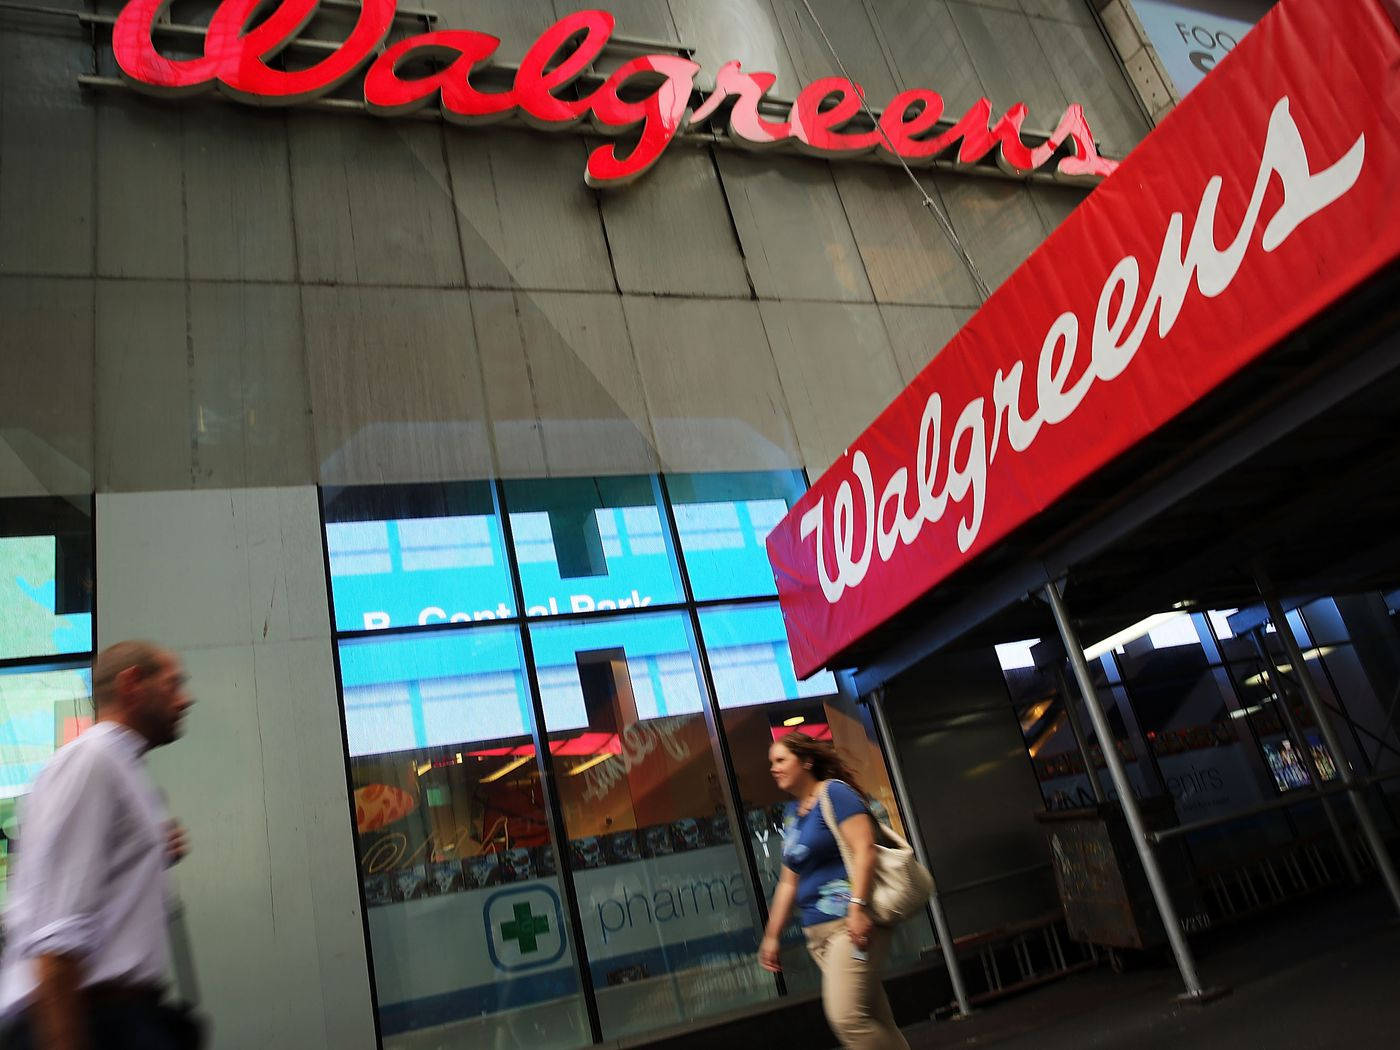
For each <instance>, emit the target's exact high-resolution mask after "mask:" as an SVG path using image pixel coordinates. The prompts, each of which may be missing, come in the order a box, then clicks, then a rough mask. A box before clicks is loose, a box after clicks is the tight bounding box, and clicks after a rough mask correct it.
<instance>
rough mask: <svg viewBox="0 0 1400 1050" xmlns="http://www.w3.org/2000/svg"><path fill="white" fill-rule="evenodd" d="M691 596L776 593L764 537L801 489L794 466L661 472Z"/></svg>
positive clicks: (704, 598) (803, 487)
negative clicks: (766, 469) (743, 471)
mask: <svg viewBox="0 0 1400 1050" xmlns="http://www.w3.org/2000/svg"><path fill="white" fill-rule="evenodd" d="M666 486H667V491H668V492H669V494H670V497H671V510H672V513H674V514H675V516H676V531H677V532H678V533H679V534H680V538H681V551H682V552H683V553H684V555H685V567H686V572H687V573H689V575H690V589H691V593H692V594H694V596H695V600H696V601H702V602H703V601H711V600H714V599H722V598H747V597H756V596H758V595H763V594H777V593H778V587H777V584H776V583H775V582H774V580H773V569H772V567H771V566H770V565H769V564H768V550H767V548H766V547H765V546H764V539H765V538H766V537H767V535H768V533H769V532H771V531H772V530H773V527H774V526H775V525H777V524H778V522H779V521H781V520H782V519H783V516H784V515H785V514H787V512H788V510H789V509H790V508H791V507H792V505H793V504H794V503H796V502H797V500H798V498H799V497H800V496H801V495H802V493H803V492H804V491H805V490H806V488H807V485H806V483H805V482H804V481H803V478H802V474H801V472H800V471H795V470H782V471H771V472H756V473H747V474H672V475H668V476H667V478H666Z"/></svg>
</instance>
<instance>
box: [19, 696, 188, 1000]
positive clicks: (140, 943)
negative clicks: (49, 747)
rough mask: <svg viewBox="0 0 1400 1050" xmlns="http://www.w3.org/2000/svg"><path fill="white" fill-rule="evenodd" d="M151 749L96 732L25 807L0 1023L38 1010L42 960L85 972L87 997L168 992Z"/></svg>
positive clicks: (159, 806) (71, 750)
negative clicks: (97, 989) (74, 964)
mask: <svg viewBox="0 0 1400 1050" xmlns="http://www.w3.org/2000/svg"><path fill="white" fill-rule="evenodd" d="M145 746H146V745H145V741H144V740H143V739H142V737H141V736H140V735H139V734H138V733H136V732H134V731H133V730H130V729H127V728H125V727H124V726H119V725H117V724H116V723H114V722H98V723H97V724H96V725H94V726H93V727H92V728H91V729H89V730H87V731H86V732H85V733H83V734H82V735H81V736H79V737H78V739H76V740H74V741H72V742H71V743H69V744H67V745H65V746H64V747H62V748H60V749H59V750H58V752H57V753H56V754H55V755H54V756H53V758H52V759H50V760H49V762H48V764H47V765H46V766H45V767H44V770H43V772H41V773H40V774H39V776H38V778H37V779H36V780H35V781H34V786H33V789H32V790H31V791H30V793H29V797H28V798H27V799H25V801H24V802H23V803H21V806H20V820H19V842H18V849H17V850H16V851H15V857H14V863H13V867H12V868H11V875H10V901H9V904H8V906H7V907H6V909H5V953H4V958H3V961H2V962H0V1020H3V1019H7V1018H9V1017H11V1016H13V1015H14V1014H15V1013H17V1012H18V1011H19V1010H22V1009H24V1007H25V1006H27V1005H28V1004H29V1001H30V999H31V998H32V997H33V994H34V990H35V988H36V987H37V986H38V972H37V970H38V966H37V963H36V961H35V960H36V959H37V958H38V957H39V956H41V955H67V956H72V957H74V958H77V959H79V960H81V963H82V967H83V980H82V983H83V986H84V987H86V986H88V985H92V984H99V983H102V982H106V981H119V982H123V983H130V984H146V985H155V984H160V983H162V982H164V980H165V978H166V968H167V961H168V954H167V953H168V949H167V947H166V927H165V920H166V903H165V900H166V875H165V870H166V864H167V843H166V838H167V833H166V813H165V806H164V804H163V803H162V802H161V799H160V795H159V794H158V793H157V791H156V788H155V785H154V784H153V783H152V782H151V778H150V774H149V773H148V772H147V770H146V762H145V758H144V757H143V756H144V753H145Z"/></svg>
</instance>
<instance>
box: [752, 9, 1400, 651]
mask: <svg viewBox="0 0 1400 1050" xmlns="http://www.w3.org/2000/svg"><path fill="white" fill-rule="evenodd" d="M1394 15H1395V4H1394V2H1393V0H1329V2H1327V3H1320V2H1318V0H1283V2H1282V3H1280V4H1279V5H1278V6H1276V7H1275V8H1274V9H1273V10H1272V11H1271V12H1270V13H1269V14H1268V15H1267V16H1266V17H1265V18H1264V19H1263V21H1261V22H1260V23H1259V25H1258V26H1256V27H1255V29H1254V30H1253V31H1251V32H1250V33H1249V35H1248V36H1247V37H1246V38H1245V39H1244V40H1243V41H1242V42H1241V44H1240V46H1239V47H1238V48H1236V50H1235V51H1234V52H1233V53H1231V54H1230V55H1229V56H1228V57H1227V58H1226V59H1225V60H1223V61H1222V62H1221V64H1220V65H1219V67H1218V68H1217V69H1216V70H1215V72H1213V73H1212V74H1211V75H1210V76H1208V77H1207V78H1206V79H1205V80H1204V81H1203V82H1202V83H1201V85H1200V86H1198V87H1197V88H1196V89H1195V90H1194V91H1193V92H1192V93H1191V94H1190V95H1189V96H1188V97H1187V98H1186V99H1185V100H1184V101H1183V102H1182V103H1181V104H1180V105H1179V106H1178V107H1177V108H1176V110H1175V111H1173V113H1172V114H1171V115H1170V116H1169V117H1168V118H1167V119H1166V120H1165V121H1164V122H1163V123H1162V124H1161V126H1160V127H1158V128H1157V129H1156V130H1154V131H1153V132H1152V133H1151V134H1150V135H1149V136H1148V137H1147V138H1146V139H1145V140H1144V141H1143V142H1142V144H1141V145H1140V146H1139V147H1138V148H1137V149H1136V150H1134V151H1133V153H1132V154H1131V155H1130V156H1129V157H1128V158H1127V160H1126V161H1125V162H1124V163H1123V165H1122V166H1121V167H1120V168H1119V170H1118V172H1117V173H1116V174H1114V175H1113V176H1111V177H1110V178H1109V179H1107V180H1106V181H1105V182H1104V183H1103V184H1102V185H1101V186H1100V187H1099V188H1098V189H1097V190H1095V191H1094V193H1093V194H1091V195H1090V197H1089V198H1088V199H1087V200H1086V201H1085V202H1084V203H1083V204H1082V205H1081V206H1080V207H1079V208H1078V209H1076V210H1075V211H1074V213H1073V214H1072V215H1071V216H1070V217H1069V218H1068V219H1067V220H1066V221H1065V222H1064V223H1063V224H1062V225H1061V226H1060V228H1059V229H1058V230H1056V231H1055V233H1054V234H1053V235H1051V237H1050V238H1048V239H1047V240H1046V241H1045V243H1044V244H1042V245H1041V247H1040V248H1039V249H1038V250H1037V251H1036V252H1035V254H1033V255H1032V256H1031V257H1030V259H1028V260H1027V261H1026V263H1025V264H1024V265H1023V266H1022V267H1021V268H1020V269H1019V270H1017V271H1016V273H1014V274H1013V275H1012V276H1011V277H1010V278H1008V279H1007V281H1006V282H1005V283H1004V284H1003V285H1002V286H1001V287H1000V288H999V289H998V290H997V291H996V293H995V294H994V295H993V296H992V297H991V298H990V299H989V300H988V301H987V303H986V304H985V305H984V306H983V307H982V309H981V310H979V311H978V313H977V314H976V315H975V316H974V317H973V318H972V320H971V321H969V322H968V324H967V326H966V327H965V328H963V330H962V331H961V332H959V333H958V335H957V336H956V337H955V338H954V339H953V340H952V341H951V342H950V343H949V344H948V345H947V346H946V347H945V348H944V349H943V351H942V352H941V353H940V354H939V355H938V356H937V357H936V358H935V359H934V360H933V361H932V362H931V363H930V364H929V365H928V367H927V368H925V369H924V370H923V371H922V372H921V373H920V374H919V375H918V376H917V377H916V378H915V380H914V381H913V382H912V383H911V384H910V385H909V386H908V387H907V388H906V389H905V390H904V391H903V392H902V393H901V394H900V396H899V397H898V398H897V399H896V400H895V401H894V402H893V403H892V404H891V405H890V406H889V407H888V408H886V409H885V411H884V412H882V413H881V414H880V416H879V417H878V418H877V419H876V420H875V422H874V423H873V424H871V426H870V427H869V428H867V429H866V431H865V432H864V433H863V434H861V435H860V437H859V438H857V439H856V440H855V441H854V442H853V443H852V444H851V446H850V448H848V449H847V451H846V452H845V454H843V455H842V457H841V458H840V459H839V460H838V461H837V462H836V463H835V464H833V465H832V467H831V468H830V469H829V470H828V471H827V472H826V473H825V474H823V475H822V476H821V477H820V478H819V479H818V480H817V481H816V482H815V483H814V484H813V486H812V489H811V491H809V492H808V493H807V494H806V496H804V497H803V499H802V500H801V501H800V502H799V503H798V504H797V505H796V506H795V507H794V508H793V509H792V511H791V512H790V513H789V514H788V516H787V517H786V518H784V519H783V521H782V522H781V523H780V524H779V525H778V526H777V528H775V529H774V530H773V532H772V534H771V535H770V536H769V537H768V552H769V558H770V560H771V561H772V564H773V568H774V572H775V574H776V576H777V580H778V590H779V596H780V598H781V601H782V607H783V613H784V616H785V619H786V621H787V629H788V636H789V639H790V641H791V644H792V653H793V662H794V664H795V665H796V668H797V671H798V674H799V675H802V676H806V675H809V674H811V673H812V672H814V671H816V670H818V669H819V668H821V667H823V666H839V665H840V664H841V662H842V659H843V654H846V653H848V652H849V651H850V650H851V649H852V647H854V646H856V645H857V644H858V643H860V642H861V641H862V639H864V638H866V637H867V636H868V635H869V634H870V633H871V632H872V631H875V630H877V629H878V628H879V627H880V626H881V625H882V624H884V623H885V622H886V621H888V620H889V619H890V618H891V617H893V616H895V615H897V614H898V613H900V612H901V611H902V610H905V609H907V608H908V607H909V606H910V605H912V604H913V603H915V602H916V601H918V600H919V599H920V598H921V597H923V596H924V595H926V594H927V593H928V592H929V591H930V590H931V589H932V588H934V587H935V586H937V585H938V584H940V583H941V582H942V581H944V580H946V579H948V578H949V577H950V576H951V575H952V574H954V573H956V572H958V571H959V570H961V569H963V568H964V567H965V566H967V565H968V564H969V563H971V562H973V561H974V560H975V559H978V558H979V557H981V556H983V555H985V554H986V553H987V552H988V551H989V550H991V549H993V548H994V547H995V546H996V544H997V543H998V541H999V540H1001V539H1003V538H1004V537H1006V536H1007V535H1008V534H1009V533H1010V532H1011V531H1012V530H1015V529H1018V528H1020V527H1021V526H1023V525H1025V524H1026V523H1027V522H1029V521H1031V520H1032V519H1034V518H1036V517H1037V516H1038V515H1040V514H1041V513H1042V512H1044V511H1045V510H1047V509H1048V508H1050V507H1051V506H1052V505H1053V504H1055V502H1056V500H1058V499H1059V498H1060V497H1061V496H1063V495H1064V494H1065V493H1066V492H1068V491H1069V490H1070V489H1071V488H1073V487H1075V486H1076V485H1079V484H1080V483H1082V482H1083V481H1084V480H1085V479H1087V478H1090V477H1091V476H1093V475H1094V474H1095V473H1096V472H1099V471H1101V470H1102V469H1103V468H1105V467H1106V466H1108V465H1109V464H1111V463H1113V462H1114V461H1115V460H1116V459H1117V458H1118V457H1120V456H1122V455H1123V454H1124V453H1125V452H1127V451H1128V450H1130V449H1132V448H1133V447H1134V446H1136V445H1137V444H1138V443H1139V442H1141V441H1142V440H1143V439H1144V438H1146V437H1147V436H1149V435H1151V434H1153V432H1154V431H1157V430H1158V429H1159V428H1161V427H1162V426H1164V424H1166V423H1168V422H1169V421H1171V420H1173V419H1174V418H1176V417H1178V416H1179V415H1180V414H1181V413H1182V412H1183V411H1185V410H1186V409H1187V408H1189V407H1190V406H1192V405H1193V404H1195V403H1197V402H1198V401H1200V400H1201V399H1202V398H1203V397H1205V396H1206V395H1207V394H1209V393H1210V392H1211V391H1212V390H1215V389H1216V388H1217V387H1219V386H1220V385H1221V384H1222V383H1224V382H1225V381H1226V380H1227V379H1230V378H1231V377H1232V376H1235V375H1236V374H1238V373H1239V372H1240V371H1241V370H1242V369H1244V368H1246V366H1248V365H1250V364H1251V363H1252V362H1254V361H1255V360H1257V359H1259V358H1260V357H1261V356H1262V355H1264V354H1265V353H1266V352H1267V351H1268V350H1269V349H1270V348H1271V347H1274V346H1275V345H1276V344H1278V343H1279V342H1280V341H1281V340H1282V339H1284V338H1285V337H1286V336H1288V335H1289V334H1290V333H1292V332H1295V331H1296V330H1298V329H1299V328H1300V327H1302V326H1304V325H1306V324H1307V323H1308V322H1309V321H1311V320H1313V319H1314V318H1316V317H1318V316H1319V315H1320V314H1322V313H1323V312H1325V311H1326V310H1327V309H1328V308H1329V307H1330V306H1331V305H1332V304H1334V303H1335V302H1337V301H1338V300H1339V299H1341V298H1342V297H1344V296H1346V295H1347V294H1348V293H1350V292H1352V291H1354V290H1355V289H1357V288H1358V287H1359V286H1361V285H1362V284H1363V283H1365V282H1366V281H1367V280H1368V279H1369V278H1371V277H1373V276H1374V275H1376V274H1377V273H1379V272H1381V271H1382V270H1384V269H1386V268H1387V267H1388V266H1389V265H1390V264H1391V263H1393V262H1394V261H1395V260H1396V259H1397V257H1400V195H1397V193H1396V192H1395V188H1396V187H1398V186H1400V32H1397V26H1396V21H1395V20H1394Z"/></svg>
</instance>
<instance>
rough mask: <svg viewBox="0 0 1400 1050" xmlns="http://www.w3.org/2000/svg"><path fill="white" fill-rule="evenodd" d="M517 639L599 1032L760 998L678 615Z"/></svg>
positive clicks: (735, 864)
mask: <svg viewBox="0 0 1400 1050" xmlns="http://www.w3.org/2000/svg"><path fill="white" fill-rule="evenodd" d="M530 638H531V644H532V646H533V649H534V652H535V658H536V661H537V662H538V664H539V667H540V683H541V685H540V687H541V691H542V692H544V693H545V699H546V704H545V711H546V723H547V729H548V730H549V737H550V750H551V751H554V752H555V753H556V754H557V755H559V765H558V768H559V771H560V776H559V795H560V804H561V807H562V809H563V813H564V823H565V826H566V829H567V833H568V837H569V840H570V850H571V855H572V861H573V865H574V869H575V870H574V888H575V891H576V893H577V895H578V900H579V908H580V911H581V914H582V918H583V923H584V938H585V943H586V945H587V949H588V961H589V967H590V969H591V970H592V974H593V983H594V987H595V988H596V989H597V999H598V1009H599V1014H600V1017H601V1019H602V1023H603V1034H604V1036H605V1037H607V1038H617V1037H619V1036H622V1035H626V1034H628V1033H632V1032H638V1031H644V1030H646V1029H649V1028H656V1027H658V1026H660V1025H664V1024H668V1023H678V1022H684V1021H688V1020H691V1019H693V1018H696V1017H700V1016H703V1015H706V1014H711V1013H715V1012H718V1011H722V1010H729V1009H733V1008H735V1007H738V1006H742V1005H744V1004H746V1003H750V1002H757V1001H761V1000H763V999H767V998H771V997H772V996H773V995H775V994H776V987H775V985H774V983H773V981H772V979H771V978H770V977H769V976H768V975H767V974H765V973H764V972H763V971H762V970H760V969H759V968H758V966H757V963H756V958H755V952H756V951H757V947H758V937H759V932H760V931H759V929H758V924H757V912H756V905H755V903H754V901H753V900H752V899H751V895H750V892H749V889H748V877H747V875H746V874H745V872H744V865H743V861H742V860H741V857H740V854H739V851H738V849H737V848H736V846H735V843H734V838H733V831H732V827H731V822H730V815H729V813H728V811H727V809H726V807H725V800H724V794H723V790H722V787H721V781H720V775H721V774H720V772H719V763H718V761H717V758H716V754H715V751H714V745H713V741H712V740H711V738H710V734H709V730H708V727H707V725H706V722H705V718H704V716H703V715H702V714H701V713H700V710H701V702H700V696H701V688H702V687H701V680H700V674H699V669H698V658H697V657H696V654H695V649H694V645H693V641H692V639H691V638H690V634H689V629H688V619H687V617H686V616H684V615H683V614H680V613H664V614H645V615H632V616H618V617H611V618H607V619H603V620H593V621H587V622H582V623H580V622H560V623H551V624H535V625H532V626H531V627H530ZM546 672H549V677H550V681H551V682H552V683H554V684H553V685H552V686H551V687H550V688H554V689H557V690H559V693H560V695H561V696H563V695H565V694H566V695H567V697H568V704H567V705H566V704H564V703H562V702H557V701H556V702H551V700H550V698H549V693H548V692H547V691H546V686H545V678H546ZM556 710H558V711H563V710H567V711H568V714H567V715H566V719H565V724H564V725H562V726H561V725H558V724H556V721H555V714H554V712H555V711H556ZM575 745H585V746H581V747H575ZM590 748H591V753H590V751H589V749H590ZM556 749H557V750H556Z"/></svg>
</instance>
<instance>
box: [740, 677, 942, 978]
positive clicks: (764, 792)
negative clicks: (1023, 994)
mask: <svg viewBox="0 0 1400 1050" xmlns="http://www.w3.org/2000/svg"><path fill="white" fill-rule="evenodd" d="M720 717H721V718H722V720H723V723H724V735H725V741H726V742H727V744H728V746H729V753H730V758H731V761H732V762H733V764H734V772H735V776H736V778H737V780H738V782H739V800H740V805H742V806H743V808H744V825H745V827H746V829H747V831H748V834H749V837H750V845H751V846H752V848H753V852H754V859H755V860H756V861H757V862H758V871H759V878H760V880H761V881H762V883H763V892H764V894H765V895H766V896H767V897H768V898H769V899H771V898H772V896H773V891H774V890H775V889H776V888H777V884H778V878H779V876H780V874H781V868H782V853H783V835H784V817H785V814H786V811H787V806H788V803H789V802H791V801H792V798H791V796H790V795H787V794H785V793H784V792H783V791H781V790H780V789H779V788H778V786H777V785H776V784H775V783H774V782H773V777H772V775H771V774H770V773H769V771H768V748H769V746H770V745H771V744H772V743H773V741H774V740H779V739H781V738H782V737H784V736H785V735H787V734H788V733H791V732H799V733H804V734H806V735H807V736H810V737H812V738H813V739H814V740H829V741H831V742H832V744H834V745H835V747H836V749H837V751H838V752H840V754H841V757H842V759H843V760H844V761H845V762H846V765H847V766H848V767H849V768H850V770H851V772H852V774H853V775H854V776H855V778H856V780H857V781H859V785H858V786H859V788H860V790H861V791H862V792H863V793H864V795H865V797H866V799H867V801H868V802H869V803H870V810H871V813H872V814H874V816H875V817H876V819H878V820H881V821H883V822H884V823H886V824H888V825H889V826H890V827H892V828H894V829H895V830H896V831H897V832H899V834H901V835H903V836H904V837H905V838H906V839H907V838H909V829H908V828H907V827H906V826H905V824H904V821H903V820H902V818H901V816H900V812H899V806H898V805H897V803H896V801H895V794H894V787H893V785H892V784H891V783H890V777H889V771H888V769H887V768H886V766H885V761H884V757H883V755H881V753H880V748H879V745H878V744H877V743H876V740H875V732H874V727H873V725H872V724H871V722H870V717H869V713H868V712H867V711H866V709H865V708H863V707H860V706H858V705H856V704H853V703H851V701H849V700H847V699H846V698H845V697H844V696H841V695H839V694H838V695H832V696H829V697H826V698H824V699H823V700H820V701H788V702H780V703H775V704H766V705H744V706H740V707H732V708H728V709H726V710H724V711H722V712H721V716H720ZM934 946H935V942H934V937H933V926H932V924H931V922H930V921H929V919H928V916H927V915H926V914H920V915H917V916H915V917H914V918H911V919H910V920H908V921H907V922H904V923H902V924H901V925H900V926H899V927H898V928H897V930H896V932H895V937H894V941H893V943H892V945H891V948H890V957H889V963H888V970H889V972H893V971H897V970H899V969H901V968H904V967H907V966H912V965H914V964H916V963H918V962H920V961H921V960H922V959H923V958H924V957H925V956H926V955H928V953H930V952H931V951H932V950H933V949H934ZM782 957H783V976H784V979H785V981H786V982H787V988H788V992H789V994H792V993H802V992H808V991H816V990H817V989H818V988H820V987H821V973H820V971H818V970H817V968H816V966H815V964H814V963H813V962H812V960H811V958H810V956H809V955H808V954H807V949H806V944H805V941H804V939H803V935H802V928H801V926H800V925H799V923H798V920H797V917H796V916H794V917H793V919H792V921H791V922H790V923H789V924H788V927H787V929H786V930H784V932H783V938H782Z"/></svg>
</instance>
